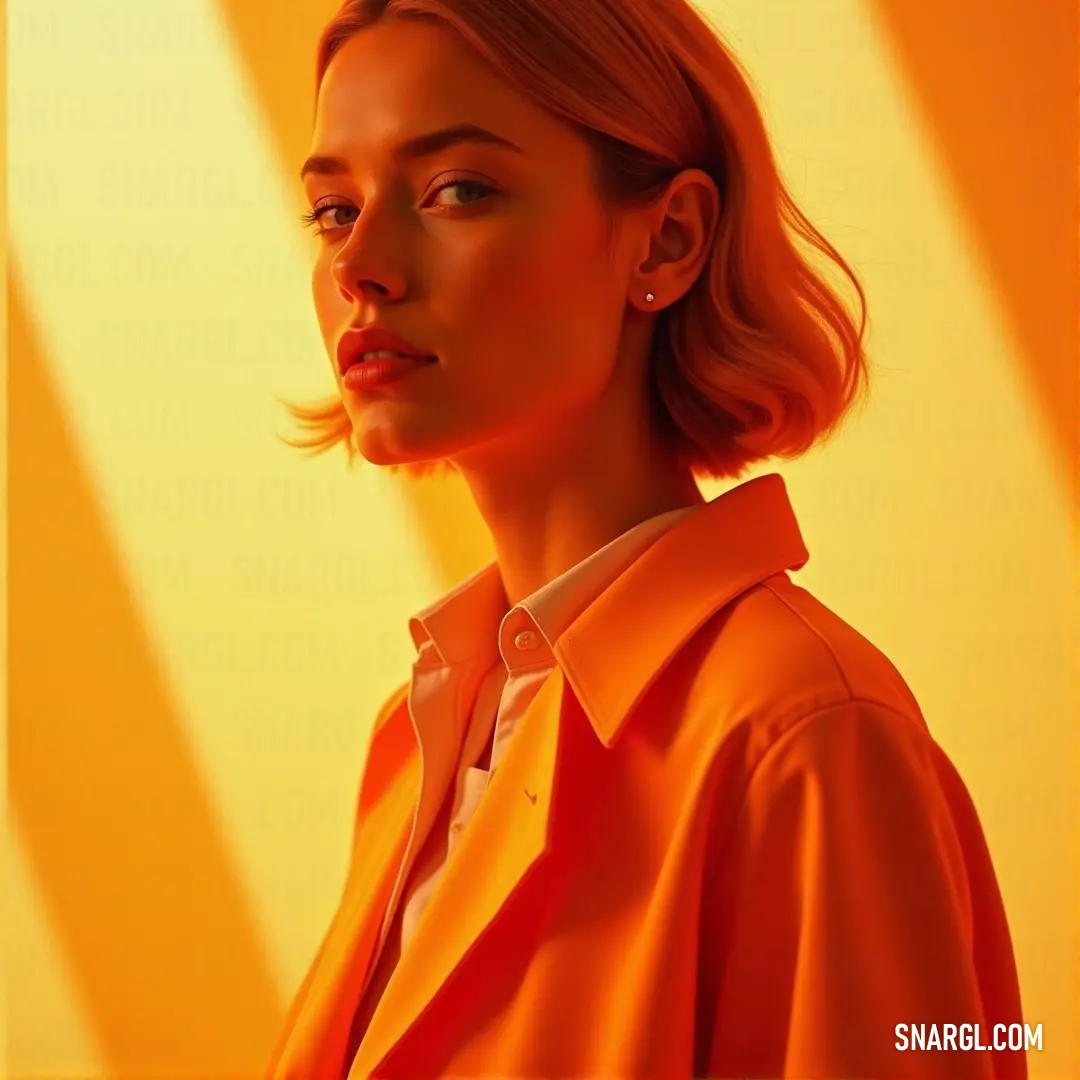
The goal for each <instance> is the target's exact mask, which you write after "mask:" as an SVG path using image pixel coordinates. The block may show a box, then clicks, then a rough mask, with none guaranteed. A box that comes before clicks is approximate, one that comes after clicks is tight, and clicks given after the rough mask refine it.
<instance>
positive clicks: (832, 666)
mask: <svg viewBox="0 0 1080 1080" xmlns="http://www.w3.org/2000/svg"><path fill="white" fill-rule="evenodd" d="M703 631H704V635H705V636H704V640H703V641H702V642H700V643H699V647H696V648H687V647H684V648H683V649H682V650H681V655H680V656H679V657H676V658H674V659H675V664H674V667H675V669H676V672H680V670H681V675H682V678H681V679H680V678H679V677H678V675H677V676H676V678H677V681H683V680H685V679H688V680H690V681H691V682H692V683H693V685H694V686H695V687H698V688H699V692H697V693H695V694H694V695H692V698H691V700H692V701H693V702H694V703H695V704H694V705H693V706H692V707H690V709H689V714H688V715H687V717H686V719H687V721H688V722H689V723H691V724H698V725H700V727H701V733H702V737H703V738H708V739H709V740H710V741H712V742H713V748H714V749H715V750H716V751H717V752H719V751H720V749H721V747H722V746H723V745H724V744H725V743H727V742H728V740H729V739H733V738H734V739H735V740H736V741H737V742H738V743H739V745H740V747H741V755H742V756H744V757H745V764H746V766H748V767H752V764H753V762H754V761H756V760H758V759H760V757H761V756H763V755H764V754H765V753H766V752H767V750H768V748H769V747H770V746H772V745H773V744H775V743H777V742H778V741H780V740H782V739H783V738H784V737H785V736H786V735H787V734H788V732H791V731H794V729H795V728H797V727H799V726H800V725H802V726H803V727H804V728H805V729H806V730H807V731H809V730H810V729H813V731H814V732H815V739H814V742H815V744H816V743H817V741H818V740H819V739H820V738H822V737H824V738H825V739H828V737H829V736H828V731H829V730H830V728H829V720H828V717H829V716H830V715H843V716H844V717H846V718H849V719H850V720H853V722H854V723H855V724H856V727H864V726H868V725H869V726H881V725H883V726H885V727H888V728H890V729H891V728H893V727H895V726H897V725H899V727H900V729H901V730H902V731H904V732H905V736H906V738H910V739H911V740H912V741H913V742H912V745H915V746H920V745H923V744H925V743H929V742H931V741H932V740H931V739H930V735H929V731H928V729H927V725H926V722H925V720H924V718H923V714H922V711H921V709H920V707H919V704H918V701H917V700H916V698H915V695H914V693H913V692H912V690H911V688H910V687H909V685H908V683H907V681H906V680H905V679H904V677H903V675H901V673H900V671H899V670H898V669H897V667H896V665H895V664H894V663H893V662H892V661H891V660H890V659H889V657H888V656H886V655H885V653H884V652H883V651H882V650H881V649H880V648H878V647H877V646H876V645H875V644H874V643H873V642H872V641H870V640H869V639H868V638H867V637H866V636H864V635H863V634H862V633H860V632H859V631H858V630H856V629H855V628H854V627H853V626H852V625H850V624H849V623H848V622H846V621H845V620H844V619H843V618H841V617H840V616H839V615H838V614H837V613H836V612H834V611H833V610H832V609H830V608H829V607H827V606H826V605H825V604H824V603H822V602H821V601H820V600H819V599H818V598H817V597H815V596H814V595H813V594H812V593H810V592H809V591H807V590H806V589H804V588H802V587H801V586H799V585H796V584H794V583H793V582H792V581H791V580H790V578H788V576H787V575H786V574H778V575H776V576H774V577H772V578H769V579H768V580H767V581H764V582H762V583H761V584H760V585H757V586H755V587H754V588H753V589H750V590H749V591H747V592H746V593H745V594H744V595H742V596H741V597H740V598H739V599H738V600H736V601H735V602H734V603H732V604H731V605H729V607H727V608H726V609H724V610H723V611H722V612H718V613H717V616H716V617H715V618H714V619H713V620H711V622H710V624H709V625H707V626H706V627H703ZM700 691H704V692H700ZM815 717H817V718H819V719H817V720H813V718H815ZM821 718H824V719H821ZM843 727H845V725H841V724H837V725H836V726H835V730H836V732H837V738H841V737H842V736H841V734H840V732H841V728H843ZM822 728H824V735H822V734H820V732H821V729H822ZM794 737H795V736H792V738H794Z"/></svg>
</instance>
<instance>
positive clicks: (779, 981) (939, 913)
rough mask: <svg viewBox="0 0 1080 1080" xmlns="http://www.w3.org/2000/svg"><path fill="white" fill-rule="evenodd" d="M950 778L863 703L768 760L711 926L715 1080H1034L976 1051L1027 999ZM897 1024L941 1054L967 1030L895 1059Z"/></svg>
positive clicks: (708, 1058)
mask: <svg viewBox="0 0 1080 1080" xmlns="http://www.w3.org/2000/svg"><path fill="white" fill-rule="evenodd" d="M943 763H944V771H943ZM952 775H953V776H955V774H952ZM943 778H944V782H943ZM950 782H951V781H950V780H949V777H948V775H947V760H946V759H945V756H944V754H943V752H942V751H941V750H940V748H938V747H937V746H936V744H934V743H933V741H932V740H931V738H930V736H929V735H928V733H927V732H926V731H925V728H923V727H922V726H921V724H920V723H919V722H917V721H915V720H912V719H911V718H908V717H905V716H903V715H900V714H898V713H894V712H893V711H892V710H890V709H888V708H886V707H884V706H881V705H877V704H873V703H868V702H859V701H853V702H848V703H845V704H843V705H840V706H836V707H832V708H829V709H826V710H824V711H821V712H817V713H815V714H813V715H810V716H807V717H805V718H804V719H802V720H801V721H799V722H798V723H797V724H795V725H794V726H793V727H791V728H789V729H788V730H787V731H786V732H785V733H784V734H783V735H782V736H781V737H780V738H779V739H778V740H777V742H775V743H774V744H773V745H772V746H771V747H770V748H769V749H768V750H767V751H766V752H765V754H764V756H763V757H762V759H761V761H760V762H759V764H758V766H757V768H756V769H755V770H754V773H753V775H752V777H751V780H750V781H749V784H748V787H747V792H746V798H745V801H744V803H743V805H742V807H741V811H740V812H739V814H738V817H737V819H736V821H735V826H734V830H733V833H732V834H731V835H730V837H729V840H730V843H731V846H730V847H727V848H726V850H727V851H728V852H730V857H729V858H724V860H723V866H722V867H721V868H720V871H719V874H718V878H719V880H718V882H717V883H716V886H715V889H714V890H713V891H712V893H711V896H710V897H709V898H708V899H707V901H706V902H707V904H708V905H710V906H709V907H707V908H706V910H705V911H704V912H703V919H704V920H705V922H704V923H703V926H704V927H706V928H707V931H708V937H709V940H710V942H711V944H710V946H709V947H708V949H706V950H705V955H703V957H702V963H703V964H710V963H711V964H713V965H715V974H714V979H713V986H714V987H715V990H714V992H713V993H712V994H711V995H710V998H711V1000H710V1002H709V1004H708V1006H707V1013H706V1015H704V1016H701V1015H700V1014H699V1025H700V1027H701V1030H702V1034H703V1037H704V1046H705V1048H706V1049H705V1051H704V1054H703V1055H702V1059H701V1060H703V1061H704V1062H705V1063H706V1071H705V1073H704V1075H706V1076H709V1077H720V1076H740V1077H748V1076H771V1077H778V1078H779V1077H785V1078H787V1077H791V1078H794V1077H799V1078H811V1077H848V1078H854V1077H875V1078H878V1080H884V1078H887V1077H918V1078H919V1080H945V1078H948V1080H954V1078H955V1080H959V1078H961V1077H963V1078H965V1080H975V1078H994V1080H1002V1078H1008V1080H1022V1078H1024V1077H1026V1075H1027V1071H1026V1063H1025V1057H1024V1054H1023V1052H1015V1051H1012V1052H1010V1051H1008V1050H1005V1051H987V1050H982V1051H980V1050H977V1049H975V1048H974V1045H975V1043H977V1042H981V1043H982V1044H983V1045H987V1044H990V1043H991V1041H992V1040H993V1038H994V1030H993V1027H994V1025H995V1024H996V1023H999V1022H1003V1023H1014V1022H1019V1020H1020V1011H1019V993H1018V991H1017V989H1016V973H1015V966H1014V964H1013V957H1012V949H1011V944H1010V943H1009V941H1008V930H1007V926H1006V923H1005V917H1004V911H1003V909H1002V907H1001V901H1000V895H999V894H998V891H997V884H996V881H995V880H994V878H993V873H992V870H990V871H989V872H988V873H987V871H986V868H987V867H989V856H988V854H986V852H985V844H984V842H983V840H982V833H981V830H980V829H979V827H978V822H977V820H976V819H975V818H974V810H973V808H971V804H970V801H967V802H966V803H965V801H964V800H963V799H959V800H957V799H953V798H951V797H950V789H949V783H950ZM955 782H956V783H957V784H958V783H959V778H956V780H955ZM965 807H966V809H965ZM957 813H959V814H960V815H964V814H969V815H970V820H965V821H960V822H957V821H956V820H955V818H956V815H957ZM962 837H963V838H964V839H963V840H962V839H961V838H962ZM979 844H982V845H983V847H982V849H980V850H977V851H974V852H969V851H968V850H966V848H967V847H968V846H971V845H975V846H976V847H978V845H979ZM972 860H974V862H973V863H972ZM969 864H972V865H975V869H976V871H978V872H977V873H975V874H972V873H969ZM973 888H974V890H975V891H981V893H982V895H975V891H973ZM710 923H711V925H710ZM1002 935H1004V940H1003V941H1002V940H1001V937H1002ZM987 936H989V937H991V938H995V939H997V940H994V941H989V942H987V941H984V940H982V939H983V938H985V937H987ZM984 958H987V963H988V964H989V965H990V966H991V967H996V970H989V969H988V968H987V966H986V964H983V966H982V969H980V964H982V962H983V959H984ZM1003 988H1004V989H1003ZM976 1024H977V1025H978V1029H977V1030H978V1034H977V1035H976V1033H975V1029H974V1025H976ZM898 1025H905V1026H907V1025H926V1027H925V1028H923V1029H922V1031H923V1033H924V1034H925V1035H927V1036H928V1037H930V1038H931V1040H932V1034H931V1028H930V1025H937V1029H936V1030H937V1032H938V1035H939V1036H941V1037H945V1036H947V1035H948V1033H949V1029H948V1028H946V1027H945V1025H955V1030H954V1032H953V1037H954V1039H955V1042H954V1043H953V1047H955V1048H951V1047H950V1048H944V1044H943V1048H942V1049H940V1050H938V1049H926V1050H915V1049H906V1050H904V1049H900V1048H899V1046H900V1044H901V1043H903V1039H904V1038H905V1037H906V1038H907V1039H909V1040H910V1037H911V1036H910V1034H909V1032H910V1028H909V1027H905V1028H904V1029H903V1031H900V1030H898ZM962 1025H970V1026H969V1027H967V1028H964V1027H962ZM965 1039H966V1040H967V1045H969V1046H971V1047H972V1048H970V1049H962V1047H963V1046H964V1045H965ZM700 1045H702V1044H699V1046H700ZM907 1045H911V1044H910V1042H908V1043H907ZM929 1045H931V1046H933V1042H932V1041H931V1043H930V1044H929Z"/></svg>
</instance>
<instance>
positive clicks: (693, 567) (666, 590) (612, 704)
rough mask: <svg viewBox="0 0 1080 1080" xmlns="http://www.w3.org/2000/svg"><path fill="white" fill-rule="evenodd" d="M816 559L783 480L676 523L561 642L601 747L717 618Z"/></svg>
mask: <svg viewBox="0 0 1080 1080" xmlns="http://www.w3.org/2000/svg"><path fill="white" fill-rule="evenodd" d="M809 558H810V556H809V553H808V552H807V550H806V546H805V544H804V543H803V539H802V535H801V533H800V530H799V525H798V521H797V520H796V518H795V513H794V510H793V509H792V507H791V503H790V501H789V499H788V495H787V488H786V486H785V484H784V480H783V477H781V476H780V475H779V474H778V473H768V474H766V475H764V476H759V477H756V478H755V479H753V480H748V481H745V482H744V483H742V484H740V485H738V486H737V487H735V488H732V489H730V490H729V491H726V492H724V494H722V495H720V496H718V497H717V498H715V499H713V500H712V501H711V502H709V503H706V504H705V506H703V507H701V508H700V510H698V512H696V513H693V514H689V515H687V516H686V517H684V518H683V519H682V520H680V521H678V522H676V523H675V525H673V526H672V527H671V528H670V529H669V530H668V531H667V532H666V533H665V534H664V535H663V536H661V537H660V538H659V539H658V540H657V541H656V542H655V543H654V544H653V545H652V546H651V547H650V548H649V549H648V550H647V551H646V552H644V554H642V556H641V557H640V558H639V559H637V560H636V561H635V562H634V563H633V564H632V565H630V566H629V567H628V568H627V569H626V570H625V572H624V573H622V574H621V575H620V576H619V577H618V578H617V579H616V580H615V581H614V582H613V583H612V585H611V586H610V587H609V588H608V589H606V590H605V591H604V592H602V593H601V594H600V595H599V596H598V597H597V598H596V600H595V601H594V602H593V603H592V604H590V605H589V607H587V608H586V609H585V610H584V611H583V612H582V613H581V615H580V616H579V617H578V618H576V619H575V620H574V622H573V623H572V624H571V625H570V626H569V627H568V628H567V629H566V631H565V632H564V633H563V635H562V637H561V638H560V639H559V641H558V642H557V643H556V645H555V655H556V657H557V659H558V661H559V666H560V668H561V669H562V670H563V672H564V673H565V675H566V678H567V681H568V682H569V683H570V686H571V688H572V689H573V691H574V694H575V696H576V697H577V699H578V701H579V702H580V703H581V706H582V708H583V709H584V710H585V713H586V714H587V715H588V717H589V721H590V723H591V724H592V726H593V729H594V730H595V731H596V734H597V736H598V737H599V738H600V740H601V742H603V743H604V745H605V746H609V747H610V746H612V745H613V744H614V742H615V739H616V738H617V736H618V734H619V732H620V731H621V729H622V727H623V723H624V721H625V720H626V718H627V716H629V715H630V713H631V712H632V711H633V709H634V706H635V705H636V704H637V703H638V701H639V700H640V699H641V697H642V696H643V695H644V694H645V692H646V691H647V690H648V688H649V687H650V686H651V685H652V684H653V682H654V681H655V680H656V678H657V676H659V674H660V673H661V672H662V671H663V670H664V668H665V667H666V666H667V664H668V662H669V661H670V660H671V658H672V657H673V656H674V655H675V653H676V652H677V651H678V650H679V649H680V648H681V646H682V645H683V644H684V643H685V642H686V641H688V640H689V638H690V636H691V635H692V634H693V633H695V632H696V631H697V630H698V629H699V628H700V627H701V626H702V625H704V623H705V622H706V621H707V620H708V619H709V618H710V617H711V616H712V615H714V614H715V613H716V612H718V611H720V610H721V609H722V608H724V607H726V606H727V605H728V604H729V603H731V601H732V600H734V599H735V598H736V597H737V596H739V595H740V594H742V593H744V592H746V591H747V590H748V589H751V588H753V586H755V585H757V584H759V583H760V582H762V581H765V580H766V579H768V578H770V577H773V576H774V575H776V574H779V573H782V572H784V571H787V570H798V569H800V568H801V567H803V566H805V565H806V562H807V561H808V560H809Z"/></svg>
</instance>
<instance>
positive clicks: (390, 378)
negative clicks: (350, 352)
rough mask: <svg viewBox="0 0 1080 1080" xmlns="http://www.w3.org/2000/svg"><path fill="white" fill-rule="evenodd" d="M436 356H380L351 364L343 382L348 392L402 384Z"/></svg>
mask: <svg viewBox="0 0 1080 1080" xmlns="http://www.w3.org/2000/svg"><path fill="white" fill-rule="evenodd" d="M435 360H436V357H434V356H380V357H375V358H373V359H371V360H360V361H357V362H356V363H355V364H350V365H349V367H348V368H346V370H345V374H344V375H343V376H342V379H341V382H342V385H343V386H344V387H345V389H346V390H375V389H378V388H379V387H382V386H388V385H390V384H391V383H396V382H400V381H401V380H402V379H406V378H408V377H409V376H410V375H412V374H414V373H415V372H417V371H419V370H420V368H422V367H427V366H428V364H433V363H434V362H435Z"/></svg>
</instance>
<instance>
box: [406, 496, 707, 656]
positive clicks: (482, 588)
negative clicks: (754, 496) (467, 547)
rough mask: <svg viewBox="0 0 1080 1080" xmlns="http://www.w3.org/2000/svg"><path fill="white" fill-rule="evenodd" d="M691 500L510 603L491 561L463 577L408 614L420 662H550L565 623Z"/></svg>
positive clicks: (683, 511) (685, 511)
mask: <svg viewBox="0 0 1080 1080" xmlns="http://www.w3.org/2000/svg"><path fill="white" fill-rule="evenodd" d="M695 509H697V507H693V506H688V507H682V508H680V509H678V510H671V511H668V512H667V513H664V514H658V515H656V516H655V517H651V518H649V519H648V520H646V521H643V522H641V523H640V524H638V525H635V526H634V527H633V528H632V529H629V530H628V531H627V532H625V533H623V534H622V535H621V536H618V537H616V538H615V539H614V540H612V541H611V542H610V543H609V544H606V545H605V546H604V547H602V548H600V549H599V550H597V551H595V552H593V554H592V555H590V556H588V557H587V558H585V559H583V560H582V561H581V562H579V563H577V564H576V565H574V566H572V567H571V568H570V569H569V570H567V571H565V572H564V573H562V574H560V575H559V576H558V577H557V578H554V579H553V580H552V581H550V582H548V583H547V584H546V585H544V586H542V587H541V588H539V589H537V590H536V592H534V593H533V594H532V595H531V596H528V597H526V598H525V599H524V600H522V601H521V602H520V603H519V604H516V605H515V606H514V607H513V608H510V606H509V600H508V599H507V596H506V591H505V589H504V587H503V583H502V578H501V576H500V574H499V567H498V564H497V563H494V562H493V563H491V564H489V565H488V566H485V567H484V568H483V569H482V570H480V571H479V572H477V573H476V574H474V575H472V577H469V578H466V579H465V580H464V581H463V582H461V584H459V585H457V586H455V587H454V588H453V589H451V590H450V592H448V593H446V594H445V595H444V596H443V597H441V598H440V599H439V600H437V601H436V602H435V603H434V604H432V605H431V606H430V607H427V608H425V609H424V610H423V611H420V612H418V613H417V614H416V615H414V616H413V617H412V619H410V620H409V632H410V633H411V635H412V639H413V644H414V645H415V646H416V649H417V653H418V661H419V662H420V663H425V664H426V663H435V664H440V663H441V664H449V665H455V664H462V663H472V662H487V663H494V661H495V660H496V659H497V658H498V656H499V655H500V654H501V656H502V658H503V660H504V662H505V663H506V665H507V667H508V668H510V669H511V670H513V669H515V668H518V667H526V666H535V665H536V664H538V663H554V662H555V657H554V654H553V651H552V650H553V649H554V647H555V643H556V642H557V641H558V640H559V638H560V637H561V636H562V634H563V633H564V632H565V630H566V629H567V628H568V627H569V626H570V625H571V623H572V622H573V621H574V619H576V618H577V617H578V615H580V614H581V612H582V611H584V610H585V609H586V608H587V607H588V606H589V604H591V603H592V602H593V601H594V600H595V599H596V597H597V596H599V595H600V593H602V592H603V591H604V589H605V588H607V587H608V586H609V585H610V584H611V582H612V581H614V580H615V578H617V577H618V576H619V574H621V573H622V572H623V571H624V570H625V569H626V567H627V566H629V565H630V564H631V563H632V562H633V561H634V560H635V559H636V558H637V557H638V556H639V555H640V554H641V553H642V552H643V551H644V550H645V549H646V548H647V547H649V545H650V544H652V543H653V542H654V541H655V540H656V539H657V538H658V537H659V536H660V535H661V534H662V533H663V532H664V531H665V530H667V529H668V528H670V527H671V526H672V525H673V524H674V523H675V522H676V521H678V520H679V519H680V518H681V517H683V516H685V515H686V514H689V513H691V512H692V511H693V510H695ZM526 630H531V631H533V638H534V639H535V643H534V644H533V645H532V647H531V648H530V649H528V650H527V651H523V650H520V649H518V648H517V647H516V646H515V644H514V642H515V641H516V640H517V639H518V638H519V636H520V635H521V633H522V632H523V631H526Z"/></svg>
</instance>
